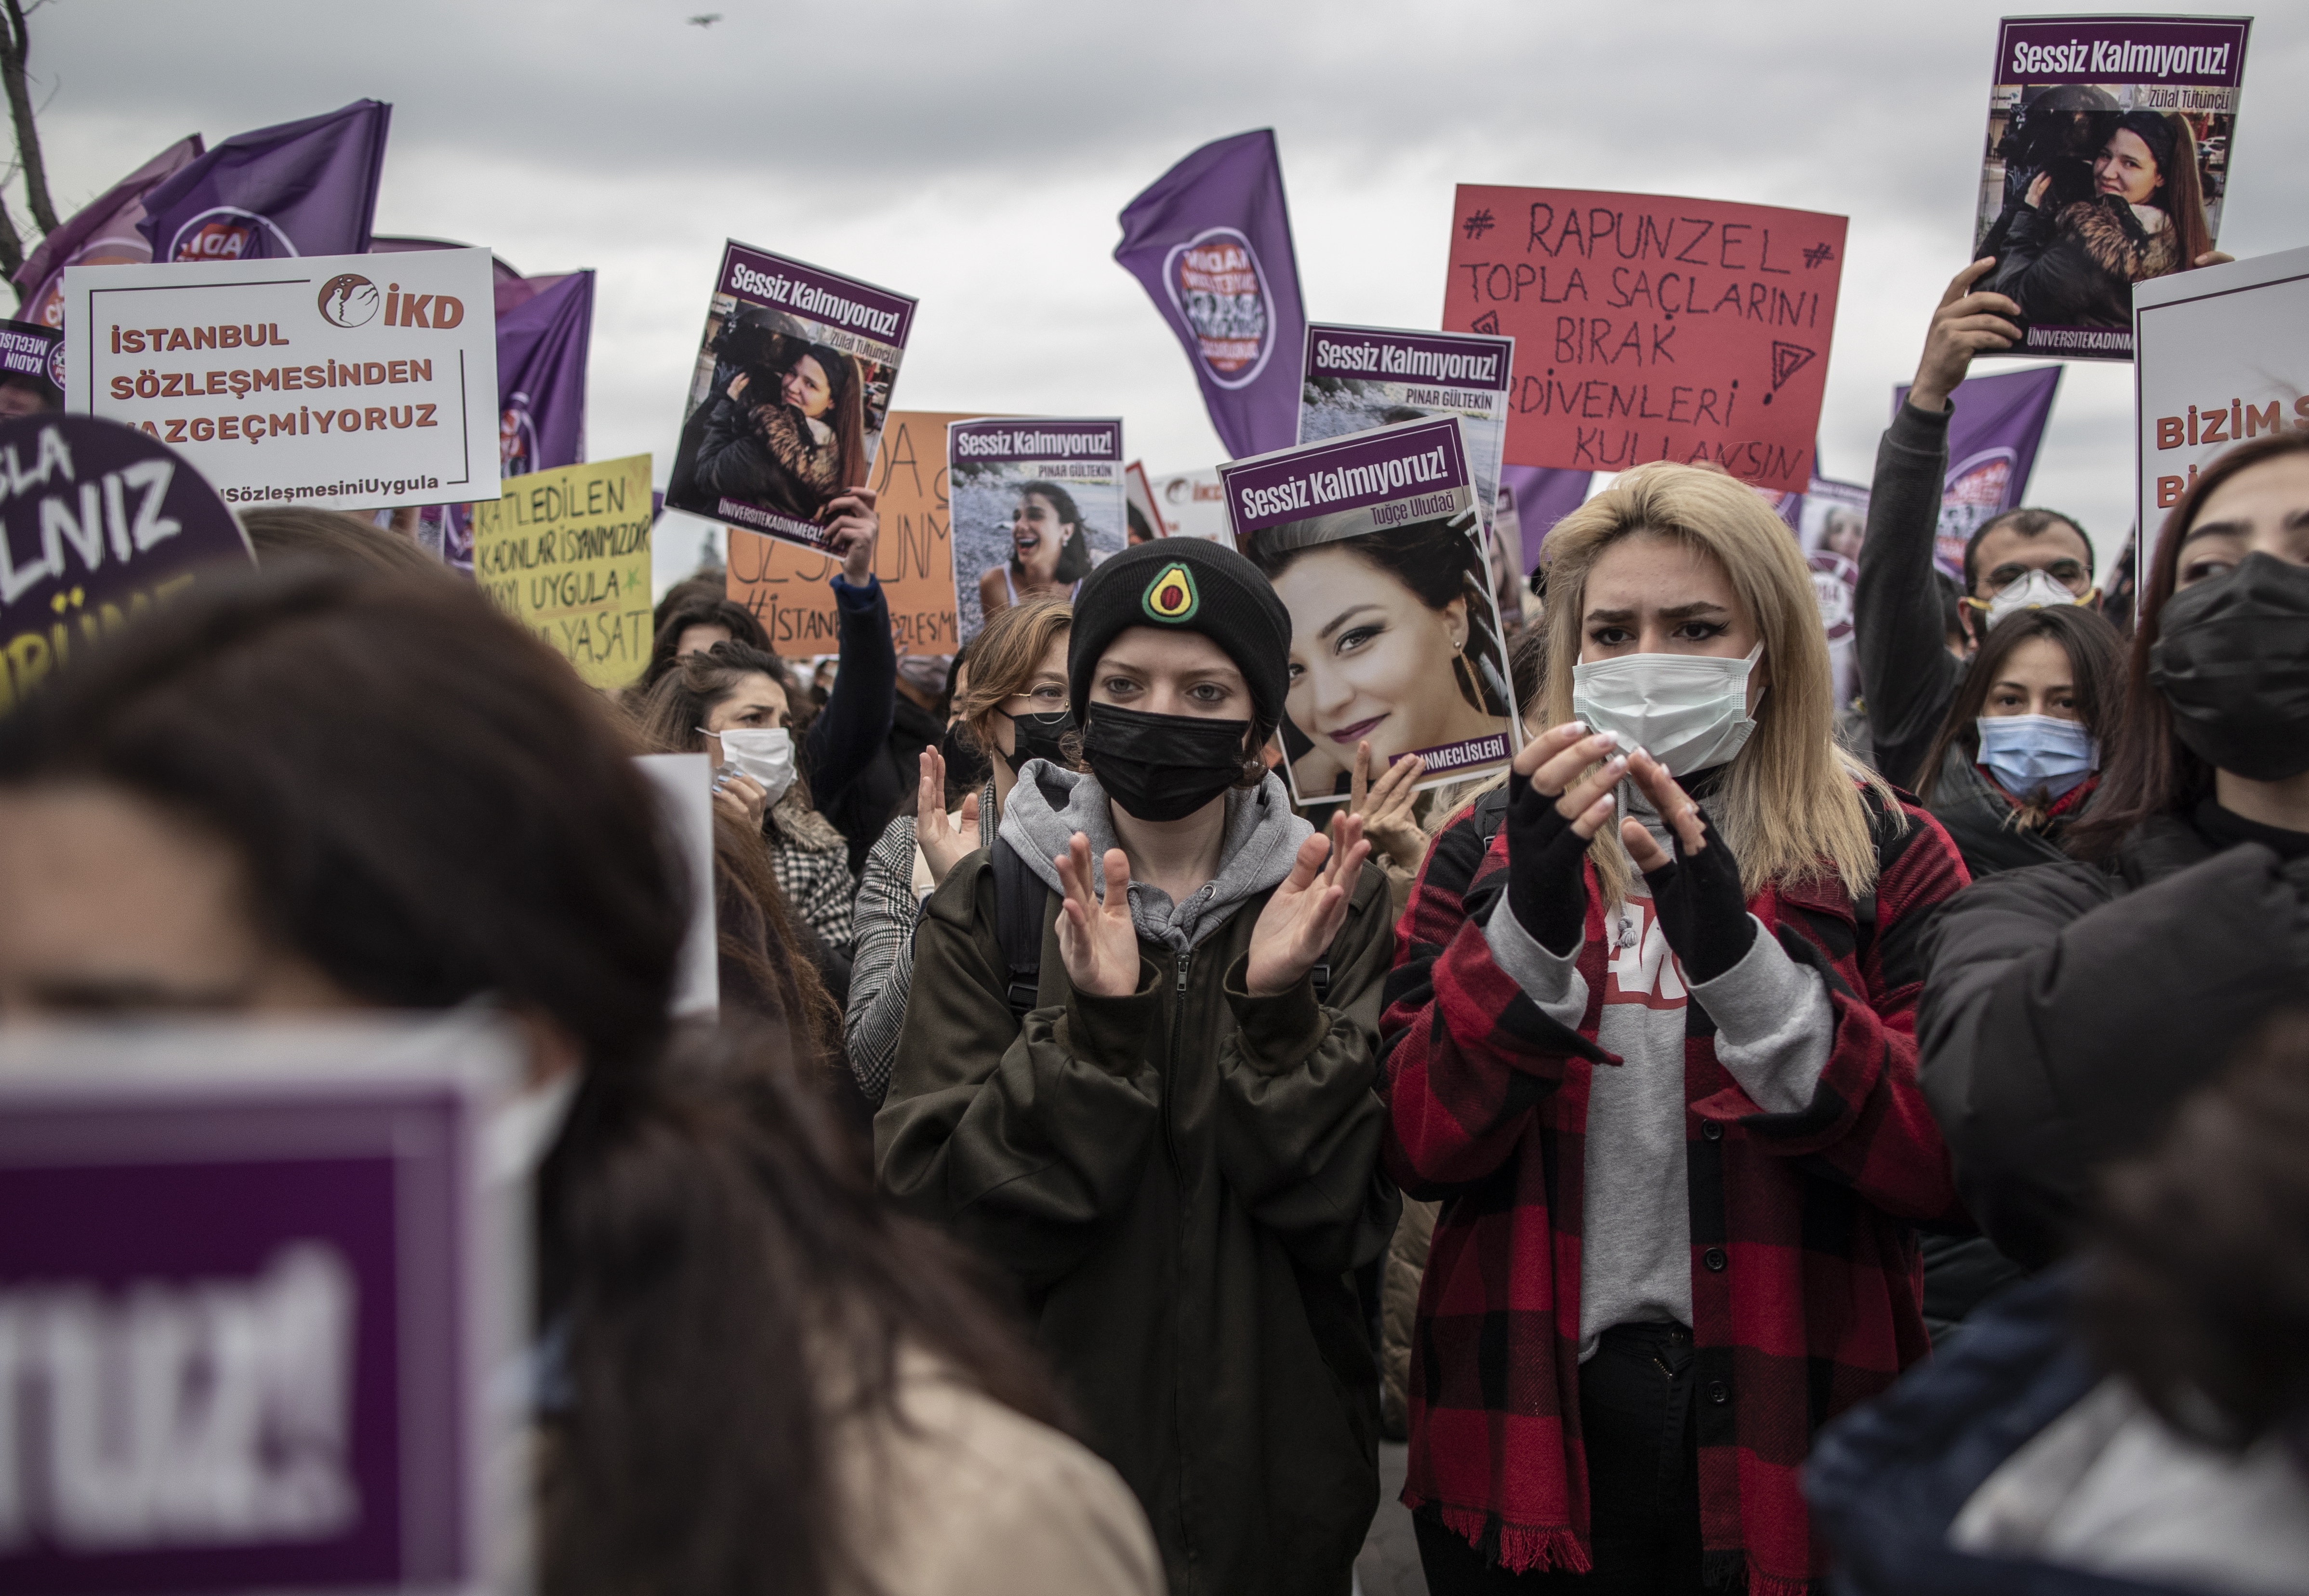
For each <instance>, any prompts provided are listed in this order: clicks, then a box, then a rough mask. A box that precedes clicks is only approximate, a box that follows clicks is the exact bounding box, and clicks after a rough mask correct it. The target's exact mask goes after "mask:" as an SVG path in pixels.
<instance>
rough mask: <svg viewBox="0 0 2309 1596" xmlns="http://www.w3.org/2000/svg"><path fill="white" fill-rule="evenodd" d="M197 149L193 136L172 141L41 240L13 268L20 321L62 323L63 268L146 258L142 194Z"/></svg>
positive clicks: (131, 263) (127, 263)
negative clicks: (140, 226) (141, 226)
mask: <svg viewBox="0 0 2309 1596" xmlns="http://www.w3.org/2000/svg"><path fill="white" fill-rule="evenodd" d="M200 153H201V135H200V134H197V133H195V134H190V135H189V136H187V137H185V138H181V139H178V140H177V142H176V143H173V144H170V145H169V147H168V148H167V149H165V150H163V151H161V152H160V153H159V154H158V155H155V156H154V157H152V159H151V160H148V161H146V162H145V163H144V164H143V166H140V167H138V168H137V169H135V170H134V171H133V172H131V173H129V174H128V175H127V176H126V177H125V178H121V179H120V181H119V182H117V183H115V184H114V185H113V186H111V187H109V188H108V189H106V190H105V191H104V192H103V193H102V194H100V195H98V196H97V197H96V198H95V199H94V200H92V201H91V202H90V203H89V204H85V205H83V206H82V207H81V209H80V211H79V212H78V213H77V214H75V215H74V217H73V219H72V220H71V221H67V222H65V224H64V225H63V226H62V227H60V228H58V229H56V231H54V232H52V233H50V234H49V235H48V237H47V238H45V239H41V240H40V247H39V248H38V249H35V250H33V251H32V253H31V254H30V255H29V256H26V257H25V258H24V264H23V265H21V266H19V267H17V268H16V275H15V278H14V282H15V284H16V291H17V293H18V294H19V295H21V296H22V298H21V299H19V301H18V303H20V304H22V306H23V308H24V319H25V320H26V321H29V322H38V323H39V324H40V325H42V326H46V327H61V326H63V325H65V267H66V266H139V265H143V264H144V263H145V262H146V261H149V260H151V258H152V246H151V243H149V242H148V241H147V240H146V239H145V237H144V235H143V233H141V232H139V231H138V230H137V227H138V224H139V223H141V222H142V221H143V220H144V196H145V195H148V194H150V193H151V191H152V190H153V189H154V188H156V187H158V186H160V184H161V183H162V182H163V181H164V180H166V179H167V178H170V177H173V176H174V175H175V174H176V173H177V172H178V171H181V170H182V169H184V168H185V167H186V166H187V165H189V164H190V163H191V162H192V161H193V160H195V159H197V158H198V157H199V155H200Z"/></svg>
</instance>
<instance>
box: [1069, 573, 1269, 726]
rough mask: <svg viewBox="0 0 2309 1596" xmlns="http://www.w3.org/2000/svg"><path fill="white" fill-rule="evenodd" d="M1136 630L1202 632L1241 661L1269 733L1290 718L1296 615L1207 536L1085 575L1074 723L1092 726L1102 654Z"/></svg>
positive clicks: (1072, 639)
mask: <svg viewBox="0 0 2309 1596" xmlns="http://www.w3.org/2000/svg"><path fill="white" fill-rule="evenodd" d="M1134 626H1157V627H1165V626H1167V627H1176V628H1178V629H1180V631H1187V632H1200V633H1202V634H1203V636H1205V637H1206V638H1209V639H1210V640H1211V641H1212V642H1214V643H1215V644H1217V645H1218V646H1220V647H1221V648H1223V649H1224V650H1226V655H1227V657H1228V658H1229V659H1231V660H1232V661H1233V662H1234V664H1235V669H1237V670H1238V671H1241V672H1242V679H1243V681H1244V682H1245V684H1246V685H1248V686H1249V687H1250V702H1251V707H1252V711H1253V718H1254V719H1256V720H1257V722H1258V726H1259V731H1260V734H1261V735H1262V736H1264V735H1266V734H1267V733H1270V732H1272V731H1273V730H1274V729H1275V727H1276V724H1279V723H1280V722H1281V720H1282V718H1283V698H1284V693H1285V692H1286V691H1288V690H1289V686H1290V676H1291V612H1289V611H1287V610H1285V609H1284V607H1283V601H1282V600H1281V599H1279V598H1277V597H1276V596H1275V588H1274V586H1273V585H1272V584H1270V583H1269V582H1268V581H1267V578H1266V577H1263V576H1261V575H1260V574H1259V571H1258V567H1257V566H1255V565H1253V564H1251V563H1250V561H1249V560H1248V559H1244V558H1243V557H1242V556H1241V555H1240V554H1238V553H1236V552H1235V551H1233V550H1232V549H1230V548H1227V547H1225V546H1224V544H1220V543H1215V542H1211V541H1210V540H1209V539H1207V538H1195V537H1179V538H1157V539H1155V541H1154V542H1151V543H1139V544H1137V545H1136V546H1135V547H1132V548H1129V549H1125V550H1124V551H1122V552H1121V553H1120V554H1118V555H1116V556H1115V557H1114V558H1113V559H1109V560H1107V561H1106V562H1105V563H1104V564H1103V565H1101V566H1100V567H1099V568H1097V569H1096V570H1094V571H1093V572H1091V574H1090V575H1089V576H1087V577H1084V578H1083V585H1082V590H1081V591H1080V592H1079V593H1077V594H1076V595H1075V619H1074V626H1073V628H1072V629H1071V630H1070V631H1069V633H1068V641H1067V688H1068V693H1069V694H1070V696H1071V697H1072V698H1073V702H1074V711H1075V719H1076V720H1077V722H1080V723H1082V724H1089V719H1090V676H1091V672H1092V670H1093V669H1094V667H1095V666H1096V665H1097V664H1098V656H1099V655H1102V654H1103V653H1105V652H1106V646H1107V645H1108V644H1110V643H1111V642H1113V641H1114V639H1115V638H1116V637H1117V636H1119V635H1120V633H1122V632H1123V631H1125V630H1127V629H1129V628H1131V627H1134Z"/></svg>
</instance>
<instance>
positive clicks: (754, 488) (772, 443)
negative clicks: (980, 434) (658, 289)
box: [677, 307, 879, 522]
mask: <svg viewBox="0 0 2309 1596" xmlns="http://www.w3.org/2000/svg"><path fill="white" fill-rule="evenodd" d="M713 353H714V356H715V363H714V369H713V377H714V385H715V386H714V391H713V394H712V395H711V397H709V398H708V399H706V400H705V403H702V404H701V405H699V407H698V409H697V412H696V414H695V415H694V416H693V419H692V427H693V428H695V429H696V438H695V442H694V446H691V447H692V453H691V455H690V462H689V472H688V473H680V472H679V465H680V464H681V462H679V461H677V474H678V475H683V474H687V475H688V476H689V477H690V478H691V479H692V480H694V481H695V482H696V486H697V488H698V489H700V490H704V491H705V493H708V494H713V495H718V496H721V497H724V498H729V499H740V500H743V501H745V502H747V503H748V504H755V505H760V506H762V507H766V508H769V509H774V510H780V511H783V512H784V513H785V514H787V515H789V516H793V517H795V518H796V519H797V520H802V521H814V522H824V521H825V520H826V518H827V512H828V509H829V507H831V506H832V504H833V503H834V501H835V500H836V499H840V498H842V497H843V495H845V494H847V493H848V492H850V491H851V490H852V489H856V488H862V487H864V486H865V485H866V473H867V465H868V455H869V450H868V448H867V438H868V433H869V429H872V428H875V427H878V425H879V418H878V416H877V417H875V418H873V419H872V421H870V422H869V417H868V414H867V402H868V398H869V394H868V389H869V386H870V385H869V373H868V372H867V370H866V369H864V366H863V363H862V362H860V360H858V358H857V357H856V356H854V355H848V354H843V353H842V352H841V351H838V350H835V349H832V348H829V347H827V346H826V344H823V343H816V342H813V341H812V340H810V339H809V338H805V337H801V336H800V335H798V334H796V333H795V332H794V331H793V327H792V324H791V321H790V319H789V318H787V317H783V316H782V315H780V314H779V313H777V312H775V311H771V310H765V309H761V308H757V307H748V308H744V309H741V310H739V311H738V312H737V314H735V315H734V316H732V317H731V318H730V319H729V321H728V322H727V323H726V324H725V325H723V327H722V331H721V333H720V334H719V335H718V336H717V337H716V338H715V339H714V341H713ZM699 418H702V421H701V420H700V419H699ZM684 430H685V432H686V433H687V432H688V431H689V430H691V429H690V428H685V429H684ZM684 442H685V445H689V444H690V440H689V439H688V438H685V440H684Z"/></svg>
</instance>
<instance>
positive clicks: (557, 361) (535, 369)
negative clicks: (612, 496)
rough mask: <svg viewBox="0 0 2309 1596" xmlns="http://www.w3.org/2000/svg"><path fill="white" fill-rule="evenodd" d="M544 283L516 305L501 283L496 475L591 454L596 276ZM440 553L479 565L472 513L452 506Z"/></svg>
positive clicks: (462, 564)
mask: <svg viewBox="0 0 2309 1596" xmlns="http://www.w3.org/2000/svg"><path fill="white" fill-rule="evenodd" d="M537 282H543V283H544V286H543V287H541V288H540V289H538V290H537V291H534V292H532V293H531V294H530V295H529V296H528V297H526V298H525V299H522V300H521V302H520V303H518V304H516V305H515V306H514V307H513V308H511V309H506V308H504V306H505V302H506V299H508V298H511V297H513V296H512V295H510V294H509V293H508V292H507V289H508V286H509V285H508V284H506V283H505V282H499V283H498V284H497V304H498V307H499V308H498V311H497V472H498V474H499V475H500V477H517V476H526V475H527V474H528V473H531V472H532V471H551V470H553V469H554V468H555V467H557V466H562V465H575V464H577V463H578V462H579V461H581V460H583V459H584V458H585V363H586V359H587V357H588V355H589V353H590V351H591V350H592V343H593V273H592V271H590V270H587V271H583V272H571V273H568V274H566V276H560V277H554V278H550V279H539V278H534V277H532V278H526V279H523V280H521V282H519V284H518V286H519V287H521V288H527V287H529V286H530V285H531V284H532V283H537ZM449 511H450V513H449V516H448V518H447V520H446V522H445V524H444V528H443V538H442V545H441V558H442V559H443V561H444V562H445V563H446V564H449V565H453V566H454V567H456V568H458V569H460V570H465V571H470V570H471V569H472V568H473V522H472V514H471V510H470V509H469V508H468V507H466V506H464V505H453V506H451V507H449Z"/></svg>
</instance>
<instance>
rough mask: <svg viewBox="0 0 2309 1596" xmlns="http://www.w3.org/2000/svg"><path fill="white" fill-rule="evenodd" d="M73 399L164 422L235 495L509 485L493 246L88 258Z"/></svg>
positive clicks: (249, 498) (413, 494)
mask: <svg viewBox="0 0 2309 1596" xmlns="http://www.w3.org/2000/svg"><path fill="white" fill-rule="evenodd" d="M65 301H66V303H67V305H68V307H69V308H68V309H67V311H66V313H65V326H66V328H67V331H66V334H65V377H66V382H65V409H66V410H70V411H79V412H87V413H89V414H92V415H99V416H103V417H105V418H106V419H107V420H109V421H120V422H123V423H125V424H126V425H128V426H131V427H134V428H137V429H140V430H142V431H144V432H148V433H150V434H151V435H152V436H153V437H155V438H159V439H160V441H161V442H163V443H165V444H167V445H169V447H171V448H174V449H176V450H177V451H178V452H179V453H181V454H183V455H185V456H186V458H187V459H189V460H190V461H192V463H193V464H194V465H195V466H196V467H197V468H198V469H199V471H200V473H201V474H202V475H203V476H204V477H206V478H207V479H208V480H209V481H210V482H211V483H212V484H213V485H214V486H215V488H216V490H217V491H218V492H219V493H220V494H221V495H222V496H223V498H224V500H225V502H226V503H227V504H229V505H232V506H234V507H241V506H246V505H258V504H287V503H292V502H294V503H303V504H314V505H318V506H321V507H323V508H325V509H335V510H344V509H364V508H374V507H379V506H384V505H414V504H461V503H465V502H468V501H470V500H471V499H483V498H495V497H496V495H497V310H496V300H495V294H494V290H493V288H492V285H491V277H490V266H489V251H488V250H486V249H430V250H423V251H419V252H414V253H411V254H406V255H388V256H376V255H341V256H291V257H289V258H286V259H271V260H248V261H220V262H177V263H171V264H167V265H129V266H73V267H70V268H68V269H67V270H66V272H65Z"/></svg>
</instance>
